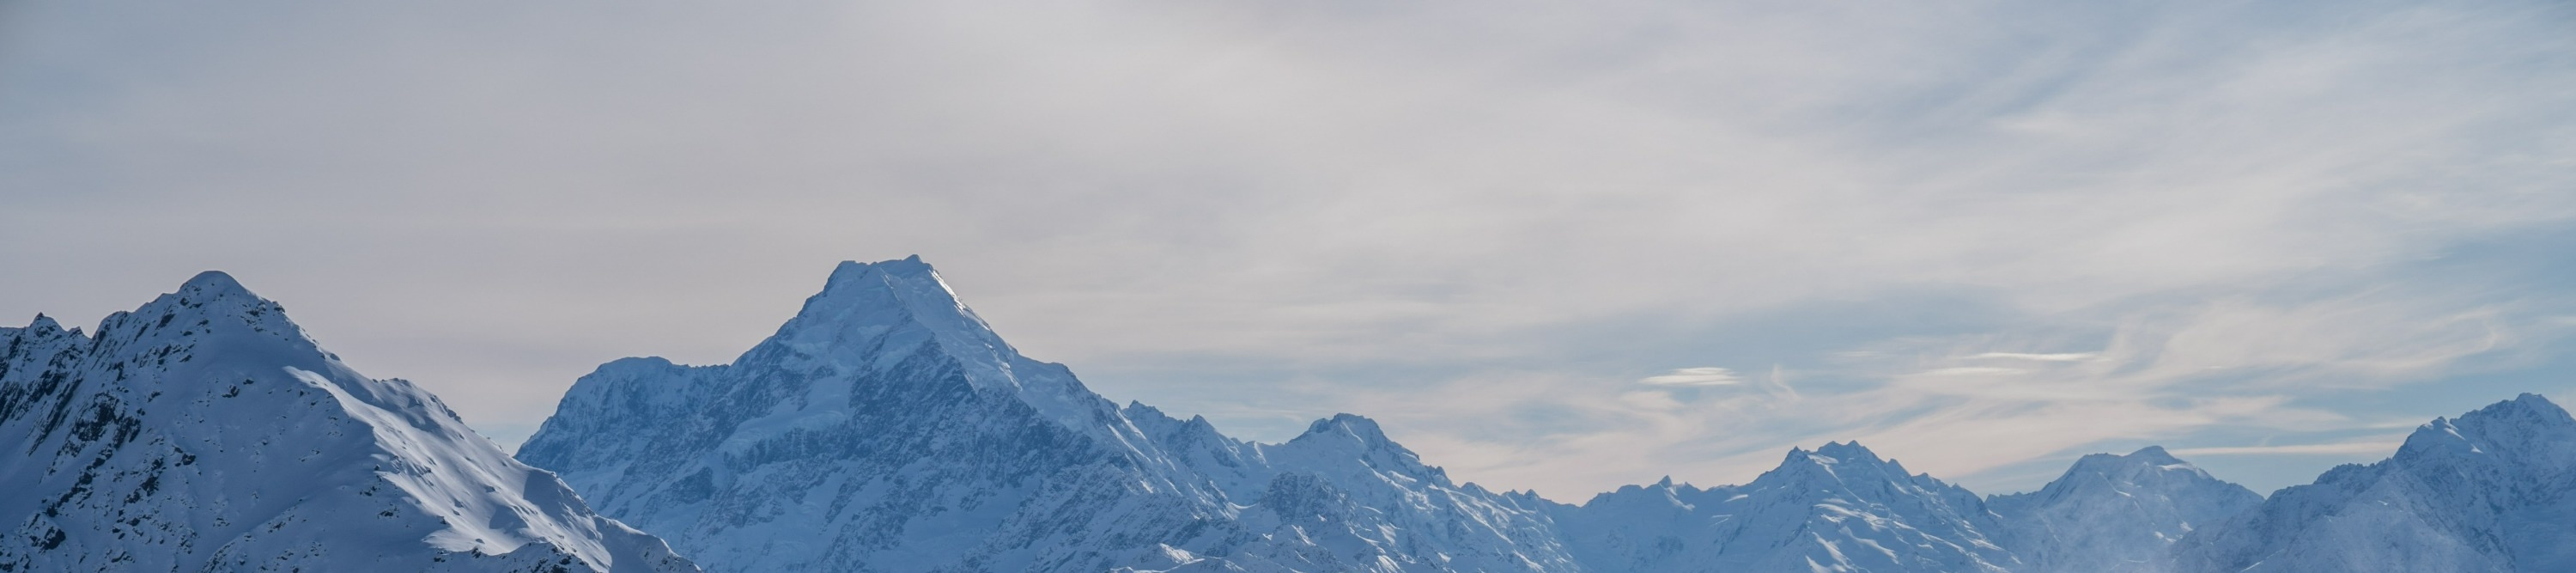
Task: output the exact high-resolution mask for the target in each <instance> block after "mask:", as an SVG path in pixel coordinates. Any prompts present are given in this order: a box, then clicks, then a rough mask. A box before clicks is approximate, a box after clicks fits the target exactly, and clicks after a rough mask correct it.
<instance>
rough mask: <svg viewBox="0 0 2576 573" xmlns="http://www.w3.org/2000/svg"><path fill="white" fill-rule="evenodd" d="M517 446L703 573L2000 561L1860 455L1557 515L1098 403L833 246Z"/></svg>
mask: <svg viewBox="0 0 2576 573" xmlns="http://www.w3.org/2000/svg"><path fill="white" fill-rule="evenodd" d="M519 456H520V458H521V459H522V460H523V461H527V462H529V463H531V464H532V465H537V466H539V467H548V468H552V469H555V470H558V471H560V472H562V473H563V475H564V476H565V479H566V480H567V481H569V482H571V483H573V484H574V486H575V487H576V488H577V489H579V490H581V491H582V492H584V494H585V495H586V496H588V497H590V498H591V499H592V500H593V502H594V503H596V504H597V505H598V506H599V507H600V508H601V511H602V512H603V513H606V514H608V515H612V516H616V517H619V518H620V519H624V520H627V521H629V522H632V523H637V524H639V526H642V527H644V528H646V529H647V530H651V531H655V532H657V533H661V534H663V535H666V536H668V537H670V538H671V539H673V542H674V543H675V544H676V545H677V546H678V547H680V548H681V549H682V551H683V552H684V553H686V554H689V555H691V556H692V557H694V558H697V559H698V560H699V561H700V562H701V563H703V564H705V565H706V566H707V567H708V568H709V569H710V570H711V571H762V570H787V569H797V570H835V571H974V570H1023V569H1025V570H1061V571H1079V570H1110V569H1117V570H1129V571H1237V570H1244V571H1601V572H1639V573H1644V572H1661V571H1699V570H1703V569H1704V568H1705V567H1707V566H1710V564H1713V563H1723V564H1726V566H1728V567H1751V568H1754V569H1753V570H1767V569H1777V568H1790V569H1797V570H1805V569H1807V568H1810V567H1815V568H1821V570H1831V571H2007V570H2014V569H2015V568H2017V567H2020V566H2021V565H2020V563H2021V561H2020V559H2019V557H2018V555H2017V554H2016V553H2015V552H2013V551H2011V550H2009V548H2007V547H2005V546H2003V545H2002V544H2001V543H2002V535H2003V533H2004V532H2005V528H2003V527H2002V526H2001V525H2000V524H1999V523H1998V521H1997V519H1998V518H1997V517H1996V516H1995V515H1994V514H1993V513H1992V512H1990V511H1989V510H1988V509H1987V507H1986V501H1985V500H1983V499H1981V498H1979V497H1978V496H1976V495H1975V494H1973V493H1970V492H1968V491H1967V490H1965V489H1962V488H1959V487H1957V486H1953V485H1949V484H1947V483H1944V482H1941V481H1940V480H1937V479H1933V478H1931V477H1930V476H1928V475H1922V474H1913V473H1909V472H1907V471H1905V470H1904V468H1903V466H1902V465H1901V464H1897V463H1895V462H1893V461H1889V460H1882V459H1880V458H1878V457H1877V456H1876V455H1875V454H1874V453H1871V452H1869V451H1868V450H1867V449H1866V448H1863V447H1860V446H1859V445H1858V444H1839V443H1837V444H1828V445H1827V446H1826V447H1824V448H1820V449H1818V450H1816V451H1813V452H1809V451H1805V450H1793V451H1792V452H1791V453H1790V455H1789V456H1788V457H1787V458H1786V459H1784V460H1783V463H1782V465H1781V467H1780V468H1779V469H1776V470H1774V471H1772V472H1769V473H1766V474H1764V475H1763V476H1762V477H1761V478H1758V479H1756V480H1755V481H1754V482H1752V483H1748V484H1746V485H1744V486H1728V487H1723V488H1713V489H1707V490H1701V489H1698V488H1694V487H1689V486H1687V485H1685V486H1679V487H1675V486H1673V485H1672V484H1670V483H1669V481H1667V483H1663V484H1658V485H1656V486H1653V487H1644V488H1639V487H1632V488H1623V489H1622V490H1620V491H1618V492H1612V493H1610V494H1604V495H1603V496H1601V497H1598V498H1596V499H1594V500H1593V501H1592V502H1589V503H1586V504H1584V505H1581V506H1574V505H1566V504H1559V503H1555V502H1550V501H1547V500H1544V499H1541V498H1538V497H1537V496H1536V495H1533V494H1528V493H1513V492H1501V493H1497V492H1491V491H1487V490H1485V489H1483V488H1481V487H1477V486H1475V485H1474V484H1457V483H1454V482H1452V481H1451V480H1450V479H1449V477H1448V476H1447V475H1446V474H1445V472H1442V471H1441V470H1440V469H1439V468H1436V467H1432V466H1429V465H1426V464H1424V463H1423V462H1422V460H1421V459H1420V458H1419V456H1417V455H1415V454H1414V453H1413V452H1411V451H1409V450H1406V449H1404V448H1403V447H1402V446H1401V445H1398V444H1396V443H1394V442H1393V441H1392V440H1389V439H1387V438H1386V436H1385V434H1384V433H1383V432H1382V431H1380V430H1379V429H1378V428H1377V425H1376V424H1375V423H1374V422H1371V421H1369V420H1368V419H1366V418H1362V417H1358V416H1350V415H1341V416H1336V417H1333V418H1329V419H1325V420H1319V421H1317V422H1316V423H1315V424H1314V425H1313V426H1312V427H1310V428H1309V430H1308V431H1307V432H1306V433H1304V434H1302V435H1300V436H1298V437H1297V438H1295V439H1292V440H1289V441H1287V442H1285V443H1280V444H1260V443H1253V442H1246V441H1241V440H1236V439H1233V438H1230V437H1227V436H1224V435H1223V434H1221V433H1219V432H1217V431H1216V430H1215V428H1214V427H1212V426H1210V425H1208V424H1207V422H1206V421H1205V420H1204V419H1199V418H1192V419H1189V420H1180V419H1175V418H1172V417H1170V416H1167V415H1164V414H1163V413H1162V412H1161V411H1159V410H1155V409H1153V408H1151V407H1149V406H1145V405H1143V404H1132V403H1131V404H1129V405H1128V406H1126V407H1124V408H1117V407H1112V406H1111V405H1110V404H1109V403H1108V402H1107V401H1106V400H1104V399H1101V398H1100V397H1099V396H1097V395H1096V394H1093V393H1091V392H1090V391H1088V390H1087V389H1084V388H1083V387H1082V385H1081V383H1080V382H1079V381H1078V380H1076V379H1075V378H1074V377H1073V375H1072V373H1071V372H1070V371H1069V370H1067V369H1065V368H1064V367H1062V366H1061V365H1056V364H1051V363H1044V362H1038V361H1035V360H1031V359H1028V358H1026V357H1023V356H1021V355H1019V353H1018V352H1017V351H1016V350H1014V349H1012V348H1011V347H1010V346H1009V345H1008V344H1007V343H1004V342H1002V341H1001V339H1000V337H999V336H998V335H995V334H993V333H992V331H991V329H990V328H989V326H987V325H986V324H984V322H983V321H982V320H981V319H980V318H978V317H976V316H975V315H974V313H973V311H971V310H968V309H967V308H966V307H965V306H964V305H963V304H961V303H959V302H958V301H957V299H956V297H955V296H954V294H953V292H951V291H950V290H949V289H948V288H947V286H946V285H945V283H943V282H941V281H940V279H939V278H938V275H937V273H936V272H935V271H934V270H932V269H931V268H930V267H929V266H928V265H927V264H924V263H922V262H921V261H920V260H919V259H918V258H917V257H916V258H910V259H904V260H899V261H885V262H879V263H872V264H861V263H854V262H850V263H843V264H842V265H841V266H840V267H839V268H837V269H836V270H835V271H834V273H833V276H832V278H831V279H829V280H828V281H827V284H826V287H825V288H824V290H823V292H822V293H820V294H817V295H815V296H814V297H813V298H811V299H809V300H808V301H807V302H806V304H805V305H804V307H803V308H802V309H800V311H799V312H798V314H797V315H796V317H794V318H793V319H791V320H789V321H788V322H787V323H786V324H785V325H784V326H782V327H781V328H780V329H779V331H778V333H777V334H776V335H774V336H772V337H770V338H769V339H768V340H766V341H763V342H761V343H760V344H759V345H757V346H755V347H754V348H753V349H752V350H750V351H748V352H745V353H744V354H743V355H742V356H741V357H739V358H738V359H737V360H735V361H734V362H732V363H730V364H726V365H717V366H682V365H676V364H672V363H670V362H668V361H664V360H661V359H658V358H630V359H623V360H619V361H615V362H611V363H609V364H607V365H603V366H602V367H601V368H600V369H599V370H598V371H596V372H594V373H592V374H591V375H589V376H585V377H583V378H582V379H581V380H580V381H579V382H577V383H576V384H575V385H574V387H573V389H572V390H571V391H569V392H567V394H566V396H565V398H564V400H563V402H562V404H561V405H560V406H559V408H558V411H557V413H556V415H555V416H554V417H552V418H550V419H548V420H547V422H546V424H545V426H544V427H543V428H542V429H541V430H540V431H539V432H538V434H537V435H536V436H534V437H532V438H531V439H530V440H529V441H528V443H527V444H526V445H524V446H522V448H521V449H520V452H519ZM2193 471H2197V470H2193ZM2086 491H2090V490H2086ZM1738 516H1742V518H1738ZM1720 518H1722V519H1720ZM2155 525H2156V526H2158V527H2164V528H2166V529H2176V528H2187V525H2186V524H2181V523H2170V524H2164V523H2159V524H2155Z"/></svg>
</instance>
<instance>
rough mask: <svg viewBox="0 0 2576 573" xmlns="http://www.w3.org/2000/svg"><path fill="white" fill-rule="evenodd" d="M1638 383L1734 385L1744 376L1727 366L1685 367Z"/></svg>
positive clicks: (1657, 384) (1642, 379) (1740, 382)
mask: <svg viewBox="0 0 2576 573" xmlns="http://www.w3.org/2000/svg"><path fill="white" fill-rule="evenodd" d="M1637 383H1638V384H1645V385H1649V386H1733V385H1736V384H1742V383H1744V377H1742V376H1736V375H1735V371H1733V370H1728V369H1725V368H1715V367H1703V368H1683V369H1679V370H1674V371H1672V372H1667V373H1664V374H1662V375H1658V376H1648V377H1645V378H1641V379H1638V380H1637Z"/></svg>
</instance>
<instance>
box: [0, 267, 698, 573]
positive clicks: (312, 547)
mask: <svg viewBox="0 0 2576 573" xmlns="http://www.w3.org/2000/svg"><path fill="white" fill-rule="evenodd" d="M73 335H74V333H73V332H71V331H65V330H62V329H60V328H59V325H56V324H54V323H53V322H52V320H51V319H41V318H40V319H39V320H38V321H37V322H36V323H35V324H33V325H31V327H30V328H26V329H9V330H8V331H6V332H0V338H5V340H0V443H9V442H11V441H15V442H16V443H17V444H22V445H23V447H11V448H9V449H12V450H14V451H23V452H27V456H26V457H25V458H22V459H21V460H19V462H18V463H11V464H0V490H7V491H13V492H18V493H19V494H21V495H18V496H15V497H12V498H7V499H0V515H30V516H32V517H31V518H30V519H27V520H25V521H22V522H19V523H17V524H16V527H17V530H16V535H10V536H0V570H13V571H29V570H47V571H51V570H61V571H72V570H142V569H156V570H157V569H167V570H204V571H248V570H254V568H257V569H258V570H273V571H282V570H307V571H393V570H403V571H503V570H508V571H534V570H539V569H540V568H543V569H544V570H559V571H575V570H588V571H657V572H669V571H688V570H695V567H693V566H690V565H689V564H688V562H687V561H686V560H683V559H680V558H679V557H677V556H674V555H672V554H671V553H670V552H669V551H668V549H667V548H665V547H664V546H663V545H662V542H661V541H660V540H657V539H654V538H652V537H650V536H647V535H644V534H642V533H638V532H636V531H634V530H633V529H630V528H627V527H625V526H624V525H622V524H619V523H617V522H615V521H611V520H608V519H604V518H600V517H599V516H597V515H596V514H593V513H591V512H590V509H589V508H588V507H587V506H585V505H584V504H583V503H582V502H581V501H580V500H579V499H576V498H574V497H573V495H572V491H571V490H570V489H569V488H567V487H565V486H564V485H563V484H562V483H561V482H559V481H556V480H555V478H554V476H553V475H552V474H548V473H546V472H542V471H537V470H535V469H532V468H529V467H528V466H526V465H523V464H519V463H517V462H515V461H512V460H511V459H510V458H509V457H508V455H506V454H504V453H502V452H501V451H500V448H499V447H497V446H495V445H493V444H492V443H491V442H490V441H489V440H486V439H484V438H482V437H481V436H479V435H476V434H474V433H473V432H472V431H471V430H469V429H467V428H466V427H465V425H464V423H463V422H462V421H460V420H458V419H457V417H456V415H455V413H454V412H452V411H449V410H448V409H447V408H446V406H444V405H442V404H440V403H439V402H438V399H437V398H436V397H434V396H432V395H430V394H429V393H428V392H427V391H424V390H421V389H420V388H419V387H417V386H413V385H412V384H410V383H409V382H405V381H402V380H395V379H384V380H378V379H370V378H367V377H365V376H363V375H361V374H359V373H357V372H356V371H354V370H352V369H350V368H349V367H348V366H347V365H345V364H342V363H341V362H340V361H339V359H338V358H337V357H335V356H333V355H331V354H330V353H329V352H325V351H323V350H322V349H321V348H320V347H318V346H316V345H315V344H314V343H313V341H312V340H311V339H309V338H306V337H305V336H304V335H303V331H302V329H300V328H299V327H297V326H296V325H295V324H294V323H293V322H292V321H290V320H288V319H287V317H286V315H285V311H284V309H283V308H282V307H280V306H278V305H277V304H276V303H274V302H270V301H268V300H265V299H261V298H259V296H258V295H255V294H252V293H251V292H250V290H249V289H247V288H243V287H242V286H241V283H240V282H239V281H235V280H233V278H232V277H231V276H229V275H225V274H223V273H219V272H208V273H204V274H199V275H197V276H196V277H195V278H192V279H190V280H189V281H188V282H187V283H185V284H183V285H181V286H180V288H179V289H177V290H176V291H175V292H172V293H169V294H164V295H161V296H159V297H157V298H155V299H153V300H152V301H151V302H150V303H147V304H145V305H143V306H141V307H138V308H136V309H135V310H133V311H127V312H119V313H115V314H112V315H110V316H109V317H108V318H106V319H105V320H102V321H101V322H100V328H99V331H98V333H97V334H96V335H95V337H94V338H89V339H87V340H85V341H84V340H82V339H78V338H74V337H73ZM69 412H77V413H78V415H77V416H68V417H67V416H65V415H64V414H65V413H69ZM29 545H33V546H34V547H37V548H41V549H42V551H35V550H30V549H29Z"/></svg>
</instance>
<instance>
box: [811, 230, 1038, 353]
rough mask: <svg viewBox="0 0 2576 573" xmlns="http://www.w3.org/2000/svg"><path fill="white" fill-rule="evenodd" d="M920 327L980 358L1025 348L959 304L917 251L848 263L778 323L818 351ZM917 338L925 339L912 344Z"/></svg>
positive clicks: (950, 347) (951, 346)
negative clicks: (792, 314) (1015, 346)
mask: <svg viewBox="0 0 2576 573" xmlns="http://www.w3.org/2000/svg"><path fill="white" fill-rule="evenodd" d="M903 329H918V330H919V331H920V332H919V333H918V335H927V336H928V337H930V338H931V339H932V340H935V341H936V342H937V343H938V344H939V345H940V346H941V347H942V349H943V350H946V351H948V352H950V353H952V354H961V355H964V356H960V357H961V358H967V357H970V356H971V357H973V358H974V359H976V360H978V361H987V362H989V361H995V360H1002V361H1007V360H1008V357H1010V356H1016V355H1017V354H1018V352H1017V351H1016V350H1013V349H1012V348H1011V347H1010V345H1009V344H1007V343H1004V342H1002V338H1001V336H999V335H996V334H994V333H993V329H992V327H991V326H990V325H987V324H985V323H984V319H983V317H980V316H976V314H975V311H974V310H972V309H968V308H966V305H965V303H962V302H958V300H957V294H956V292H955V291H952V290H950V289H949V288H948V283H946V282H944V281H941V280H940V278H939V271H938V270H936V269H933V268H931V266H930V264H929V263H924V262H921V257H919V256H914V257H910V258H905V259H901V260H892V261H881V262H875V263H861V262H856V261H842V262H841V264H840V266H838V267H836V268H834V269H832V276H831V278H830V279H828V280H826V281H825V282H824V285H823V291H822V292H820V293H817V294H815V295H814V296H812V297H810V298H807V299H805V306H804V308H803V309H801V310H799V311H797V313H796V317H795V318H793V319H789V320H788V321H787V324H786V325H784V326H781V327H779V329H778V337H779V339H781V341H783V342H787V343H790V344H793V345H797V346H800V347H802V348H804V349H806V350H809V351H814V352H818V353H821V352H829V351H832V350H839V349H838V348H836V347H838V346H843V345H848V344H855V343H869V342H872V341H873V340H872V339H874V338H875V337H876V336H877V335H880V334H885V333H888V331H893V330H903ZM905 342H918V341H905Z"/></svg>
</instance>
